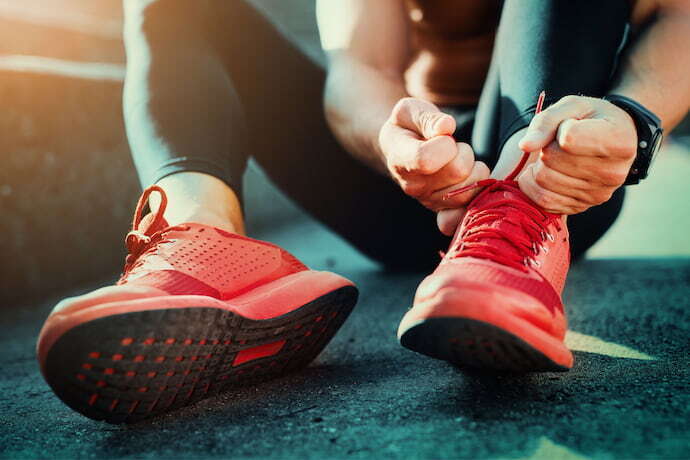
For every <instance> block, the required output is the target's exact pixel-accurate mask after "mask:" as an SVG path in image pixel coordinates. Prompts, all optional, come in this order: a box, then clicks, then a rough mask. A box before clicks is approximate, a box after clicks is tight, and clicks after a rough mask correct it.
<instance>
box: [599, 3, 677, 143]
mask: <svg viewBox="0 0 690 460" xmlns="http://www.w3.org/2000/svg"><path fill="white" fill-rule="evenodd" d="M682 3H684V4H685V3H690V2H682ZM688 44H690V6H684V7H682V8H681V7H674V8H668V7H667V8H662V9H661V10H660V11H659V12H658V15H657V17H656V18H655V19H653V22H652V23H651V24H649V25H648V26H647V28H646V30H644V31H643V32H642V33H641V34H640V35H639V36H638V37H637V40H636V42H635V43H633V45H632V47H631V49H630V51H629V53H628V54H627V55H626V56H625V59H624V61H623V63H622V68H621V72H620V76H619V79H618V81H617V84H616V85H615V86H614V88H613V89H612V91H611V92H612V93H615V94H622V95H624V96H628V97H630V98H632V99H634V100H636V101H639V102H640V103H641V104H643V105H644V106H645V107H647V108H649V109H650V110H651V111H653V112H654V113H656V114H657V115H658V116H659V117H660V118H661V120H662V123H663V126H664V129H665V130H666V131H667V132H668V131H670V130H671V129H673V128H674V127H675V126H676V125H677V124H678V123H679V122H680V121H681V120H682V119H683V117H684V116H685V114H686V113H687V112H688V109H690V73H689V72H688V68H690V53H689V52H688Z"/></svg>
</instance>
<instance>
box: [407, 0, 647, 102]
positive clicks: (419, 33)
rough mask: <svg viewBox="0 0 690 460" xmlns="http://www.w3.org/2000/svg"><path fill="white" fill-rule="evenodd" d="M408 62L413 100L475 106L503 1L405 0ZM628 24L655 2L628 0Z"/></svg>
mask: <svg viewBox="0 0 690 460" xmlns="http://www.w3.org/2000/svg"><path fill="white" fill-rule="evenodd" d="M404 1H405V6H406V10H407V16H408V19H409V25H410V35H411V45H412V51H413V55H412V59H411V60H410V64H409V65H408V67H407V70H406V71H405V82H406V85H407V91H408V93H409V94H410V95H411V96H414V97H419V98H422V99H426V100H428V101H431V102H433V103H435V104H439V105H455V104H461V105H465V104H476V103H477V101H478V100H479V95H480V94H481V90H482V86H483V85H484V80H485V78H486V74H487V72H488V70H489V64H490V62H491V54H492V50H493V42H494V37H495V34H496V29H497V28H498V21H499V17H500V12H501V3H502V2H501V0H474V1H462V0H404ZM631 3H632V15H631V18H630V22H631V24H632V26H633V30H635V28H636V26H639V25H640V24H642V23H644V22H645V21H647V20H648V19H649V18H650V17H651V15H652V14H653V12H654V10H655V8H656V7H657V5H658V3H659V0H631Z"/></svg>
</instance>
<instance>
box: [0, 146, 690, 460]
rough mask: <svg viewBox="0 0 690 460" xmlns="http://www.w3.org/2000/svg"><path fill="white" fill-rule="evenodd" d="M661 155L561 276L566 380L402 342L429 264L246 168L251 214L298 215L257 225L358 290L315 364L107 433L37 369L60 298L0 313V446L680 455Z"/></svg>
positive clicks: (675, 211)
mask: <svg viewBox="0 0 690 460" xmlns="http://www.w3.org/2000/svg"><path fill="white" fill-rule="evenodd" d="M666 153H667V155H666V158H665V160H666V161H664V160H662V161H661V162H660V163H659V164H658V165H657V168H656V169H655V173H656V175H655V178H654V179H652V180H651V181H650V182H649V183H648V184H645V185H644V186H640V187H639V188H638V189H637V190H632V191H631V193H630V194H629V200H628V203H627V204H626V208H625V211H624V213H623V215H622V217H621V220H620V222H619V223H618V224H617V225H616V227H615V228H614V229H613V230H612V231H611V233H610V234H609V235H607V237H606V238H605V239H604V240H603V241H602V242H601V243H600V244H598V245H597V247H595V248H594V249H593V250H592V251H591V254H590V257H589V258H588V259H587V260H585V261H583V262H580V263H578V264H576V265H574V266H573V268H572V270H571V274H570V277H569V281H568V285H567V287H566V291H565V301H566V305H567V310H568V312H569V316H570V329H571V332H570V333H569V335H568V344H569V345H570V346H571V348H573V349H574V350H575V356H576V364H575V367H574V369H573V370H572V371H570V372H568V373H562V374H561V373H558V374H556V373H546V374H537V375H530V376H523V377H509V376H502V377H495V376H494V377H491V376H482V375H477V374H469V373H465V372H462V371H459V370H457V369H455V368H453V367H451V366H449V365H447V364H446V363H443V362H439V361H434V360H431V359H428V358H425V357H423V356H421V355H417V354H414V353H412V352H409V351H407V350H405V349H403V348H401V347H400V346H399V345H398V344H397V341H396V339H395V331H396V327H397V324H398V321H399V320H400V318H401V316H402V314H403V313H404V311H405V310H406V308H408V306H409V305H410V301H411V298H412V295H413V293H414V290H415V288H416V285H417V284H418V282H419V281H420V280H421V278H422V277H423V276H424V275H425V274H424V273H410V274H392V273H385V272H382V271H380V270H378V269H377V267H376V266H375V265H374V264H372V263H371V262H369V261H367V260H366V259H364V258H363V257H362V256H360V255H359V254H357V253H356V252H355V251H353V250H352V249H350V248H349V247H347V245H345V244H344V243H343V242H342V241H341V240H339V239H338V238H337V237H336V236H335V235H333V234H331V233H329V232H327V231H326V230H325V229H324V228H323V227H321V226H320V225H318V224H316V223H315V222H314V221H312V220H310V219H308V218H307V217H306V216H304V215H302V214H300V213H299V211H297V210H296V209H294V208H291V207H290V206H291V205H290V204H289V203H287V202H286V201H285V199H284V198H282V197H281V196H279V195H277V194H276V192H275V191H274V190H272V189H271V188H269V187H266V186H265V184H263V185H262V180H261V178H260V176H258V175H257V174H256V173H254V175H253V178H252V179H253V180H252V181H251V185H250V191H249V192H250V193H249V203H248V205H247V206H248V208H249V209H251V208H252V206H258V205H259V203H264V205H266V203H271V204H270V206H274V207H275V211H276V213H283V214H285V213H287V214H290V215H292V219H290V221H291V223H290V224H285V225H282V226H277V227H276V226H273V227H267V226H266V222H265V220H262V219H265V215H266V213H261V215H253V214H252V213H250V224H251V226H252V227H253V228H255V229H258V230H257V231H258V234H259V235H260V236H261V237H264V238H268V239H270V240H272V241H274V242H277V243H279V244H281V245H284V246H285V247H286V248H288V249H289V250H291V251H294V252H295V253H296V254H298V255H299V256H300V257H302V258H303V259H304V260H305V261H307V262H308V263H309V264H311V265H312V266H314V267H315V268H320V269H329V270H333V271H337V272H339V273H342V274H344V275H345V276H348V277H350V278H352V279H353V280H354V281H355V282H357V284H358V285H359V287H360V289H361V300H360V303H359V305H358V307H357V308H356V310H355V312H354V313H353V315H352V317H351V319H350V320H349V321H348V322H347V323H346V325H345V326H344V328H343V329H342V331H341V332H340V333H339V334H338V336H337V337H336V338H335V339H334V341H333V342H332V343H331V344H330V345H329V347H328V348H327V349H326V350H325V351H324V353H322V355H321V356H320V357H319V358H318V359H317V360H316V362H314V363H313V364H312V365H311V366H310V367H309V368H307V369H306V370H304V371H300V372H297V373H295V374H292V375H289V376H286V377H284V378H280V379H277V380H274V381H270V382H266V383H264V384H261V385H258V386H256V387H251V388H243V389H237V390H236V391H231V392H228V393H225V394H223V395H220V396H217V397H214V398H212V399H208V400H205V401H202V402H200V403H198V404H196V405H194V406H192V407H189V408H186V409H183V410H181V411H179V412H176V413H172V414H169V415H166V416H163V417H160V418H157V419H154V420H151V421H148V422H144V423H140V424H138V425H134V426H129V427H126V426H110V425H107V424H104V423H98V422H94V421H91V420H88V419H85V418H83V417H82V416H80V415H78V414H76V413H74V412H72V411H71V410H70V409H68V408H67V407H65V406H64V405H62V403H60V401H58V400H57V399H56V398H55V397H54V396H53V395H52V393H51V392H50V390H49V388H48V387H47V386H46V385H45V383H44V382H43V380H42V378H41V376H40V374H39V372H38V368H37V365H36V362H35V360H34V351H33V346H34V341H35V337H36V335H37V333H38V330H39V328H40V325H41V322H42V320H43V318H44V317H45V316H46V314H47V312H48V311H49V309H50V308H51V307H52V304H53V303H54V299H51V300H47V301H46V302H44V303H43V304H41V305H27V306H25V307H22V308H17V309H14V310H11V311H10V310H6V311H4V312H2V313H0V314H1V315H2V316H0V322H1V323H2V325H3V329H2V330H3V331H4V333H3V334H2V335H0V347H1V349H2V350H3V359H2V369H3V372H2V373H1V374H0V414H1V416H0V456H1V457H4V458H36V457H41V458H45V457H56V458H103V457H106V458H110V457H113V458H115V457H136V458H159V457H180V458H191V457H237V458H242V457H262V458H263V457H274V458H305V457H306V458H345V457H353V458H371V457H373V458H549V459H552V458H562V459H579V458H601V459H609V458H687V457H688V450H689V448H690V428H689V423H688V420H690V358H689V357H688V345H689V344H690V313H689V309H690V248H689V247H688V245H687V235H688V233H687V228H688V225H687V224H688V206H687V199H688V198H687V197H690V190H688V182H687V180H686V177H687V175H688V173H689V172H690V155H688V154H687V152H685V151H683V150H682V149H679V148H671V147H670V148H667V149H666ZM286 209H287V211H286ZM269 211H270V209H269ZM269 214H270V213H269ZM262 216H263V217H262ZM306 241H308V242H309V244H305V242H306ZM411 244H412V243H411Z"/></svg>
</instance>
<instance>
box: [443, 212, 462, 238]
mask: <svg viewBox="0 0 690 460" xmlns="http://www.w3.org/2000/svg"><path fill="white" fill-rule="evenodd" d="M466 213H467V209H466V208H456V209H442V210H441V211H439V212H438V214H436V225H437V226H438V229H439V230H440V231H441V233H443V234H444V235H446V236H453V235H454V234H455V231H456V230H457V228H458V226H459V225H460V222H462V219H463V218H464V217H465V214H466Z"/></svg>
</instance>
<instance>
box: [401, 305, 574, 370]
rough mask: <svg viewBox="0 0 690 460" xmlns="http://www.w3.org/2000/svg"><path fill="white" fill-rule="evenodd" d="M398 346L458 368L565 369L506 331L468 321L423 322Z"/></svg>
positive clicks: (456, 319)
mask: <svg viewBox="0 0 690 460" xmlns="http://www.w3.org/2000/svg"><path fill="white" fill-rule="evenodd" d="M400 343H401V344H402V346H404V347H405V348H409V349H410V350H412V351H416V352H417V353H421V354H424V355H427V356H431V357H432V358H436V359H441V360H445V361H448V362H450V363H452V364H454V365H455V366H458V367H461V368H470V369H475V370H483V371H490V372H511V373H526V372H564V371H567V370H569V369H568V368H567V367H564V366H562V365H560V364H558V363H556V362H554V361H553V360H551V359H550V358H549V357H548V356H546V355H545V354H543V353H542V352H540V351H539V350H537V349H535V348H534V347H532V346H531V345H530V344H528V343H527V342H525V341H524V340H522V339H521V338H519V337H517V336H515V335H513V334H511V333H510V332H508V331H505V330H503V329H501V328H499V327H496V326H494V325H493V324H490V323H486V322H484V321H477V320H474V319H469V318H430V319H427V320H425V321H423V322H421V323H419V324H416V325H414V326H412V327H411V328H409V329H408V330H407V331H405V332H404V333H403V334H402V336H401V337H400Z"/></svg>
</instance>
